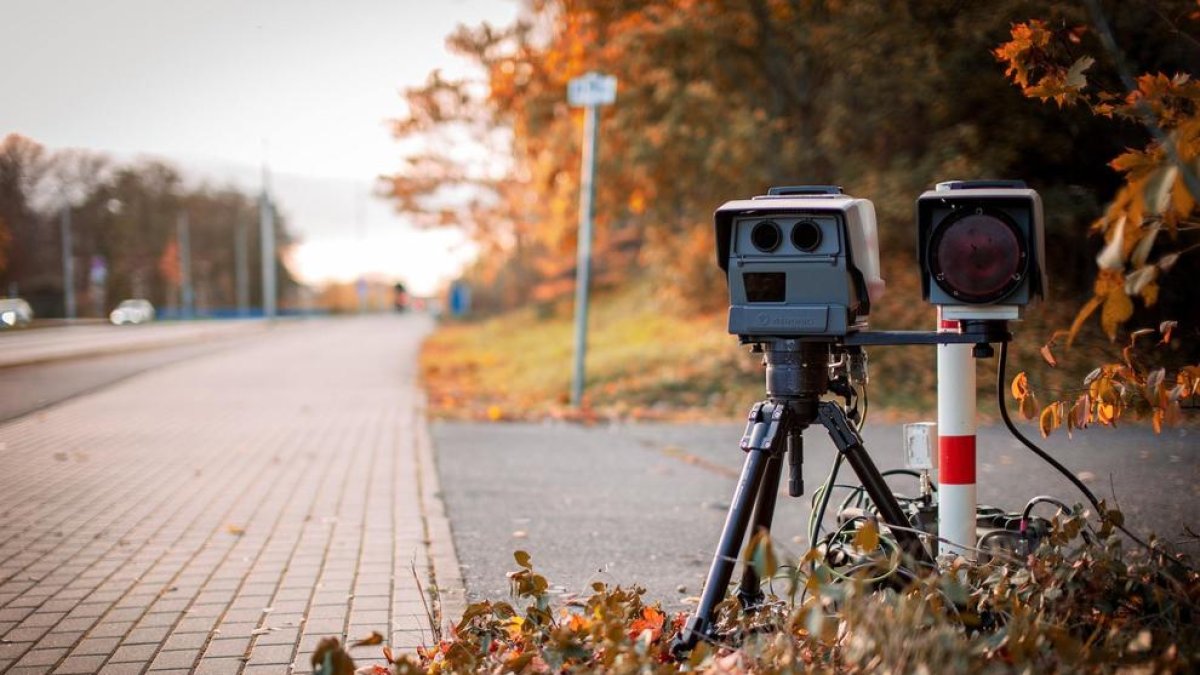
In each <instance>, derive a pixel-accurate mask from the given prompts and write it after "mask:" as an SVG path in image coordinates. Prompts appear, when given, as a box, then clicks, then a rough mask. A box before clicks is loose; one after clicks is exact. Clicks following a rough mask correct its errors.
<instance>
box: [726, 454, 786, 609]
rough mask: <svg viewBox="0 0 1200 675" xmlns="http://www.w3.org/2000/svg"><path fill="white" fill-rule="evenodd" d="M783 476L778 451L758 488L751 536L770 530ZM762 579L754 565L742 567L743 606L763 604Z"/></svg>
mask: <svg viewBox="0 0 1200 675" xmlns="http://www.w3.org/2000/svg"><path fill="white" fill-rule="evenodd" d="M782 476H783V458H782V457H781V456H780V455H779V454H778V453H772V455H771V457H770V458H768V459H767V469H766V472H765V473H764V475H763V479H762V485H761V486H759V489H758V499H756V500H755V502H754V517H753V518H751V519H750V537H751V539H753V538H754V536H755V535H757V534H758V533H759V532H770V531H771V521H772V520H774V519H775V502H776V500H777V497H778V495H779V481H780V479H781V478H782ZM761 583H762V580H761V579H759V577H758V572H757V571H756V570H755V569H754V566H753V565H746V566H744V568H743V569H742V581H741V582H740V583H739V584H738V589H737V599H738V601H739V602H741V603H742V607H744V608H749V607H755V606H757V605H761V604H762V600H763V592H762V589H761V588H759V586H760V584H761Z"/></svg>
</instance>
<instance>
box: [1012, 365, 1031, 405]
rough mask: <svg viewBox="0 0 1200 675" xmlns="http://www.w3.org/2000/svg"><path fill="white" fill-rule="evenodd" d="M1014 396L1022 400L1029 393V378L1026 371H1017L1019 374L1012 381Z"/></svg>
mask: <svg viewBox="0 0 1200 675" xmlns="http://www.w3.org/2000/svg"><path fill="white" fill-rule="evenodd" d="M1011 389H1012V395H1013V398H1014V399H1016V400H1018V401H1020V400H1021V399H1023V398H1025V397H1026V396H1028V395H1029V378H1028V377H1027V376H1026V375H1025V371H1023V370H1022V371H1021V372H1019V373H1017V376H1016V377H1014V378H1013V381H1012V387H1011Z"/></svg>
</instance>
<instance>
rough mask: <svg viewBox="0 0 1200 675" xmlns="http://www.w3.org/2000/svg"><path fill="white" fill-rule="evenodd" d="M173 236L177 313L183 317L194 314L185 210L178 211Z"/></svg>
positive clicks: (194, 300) (188, 228) (193, 295)
mask: <svg viewBox="0 0 1200 675" xmlns="http://www.w3.org/2000/svg"><path fill="white" fill-rule="evenodd" d="M175 236H176V239H178V241H179V314H180V316H181V317H183V318H184V319H192V318H194V315H195V309H196V308H195V305H196V294H195V291H194V290H193V289H192V241H191V225H190V223H188V214H187V211H180V212H179V216H178V218H177V219H176V221H175Z"/></svg>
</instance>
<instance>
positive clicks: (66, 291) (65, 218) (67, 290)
mask: <svg viewBox="0 0 1200 675" xmlns="http://www.w3.org/2000/svg"><path fill="white" fill-rule="evenodd" d="M59 224H60V226H61V228H62V268H63V315H64V316H66V318H68V319H74V318H75V254H74V248H75V247H74V246H73V245H72V243H71V204H70V203H67V204H64V205H63V208H62V220H61V222H60V223H59Z"/></svg>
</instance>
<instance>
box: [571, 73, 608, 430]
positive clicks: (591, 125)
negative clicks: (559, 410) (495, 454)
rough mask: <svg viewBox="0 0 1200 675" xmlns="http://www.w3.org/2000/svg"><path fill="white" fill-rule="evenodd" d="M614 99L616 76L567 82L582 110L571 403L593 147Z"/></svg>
mask: <svg viewBox="0 0 1200 675" xmlns="http://www.w3.org/2000/svg"><path fill="white" fill-rule="evenodd" d="M616 99H617V78H615V77H612V76H606V75H601V74H600V73H594V72H593V73H588V74H587V75H583V76H582V77H577V78H575V79H573V80H571V81H570V83H569V84H568V85H567V101H568V102H569V103H570V104H571V105H573V106H577V107H578V106H582V107H583V108H584V109H585V113H584V118H583V166H582V167H581V169H580V174H581V180H580V186H579V192H580V194H579V251H578V255H577V261H576V265H575V364H574V366H575V368H574V375H573V377H572V379H571V405H572V406H574V407H576V408H578V407H580V406H581V405H583V385H584V380H585V377H586V375H585V372H584V360H585V359H586V357H587V323H588V285H589V284H590V281H591V272H592V269H591V268H592V216H593V214H594V212H595V200H596V181H595V176H596V146H597V144H598V143H599V139H600V106H602V105H610V104H612V102H613V101H615V100H616Z"/></svg>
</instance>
